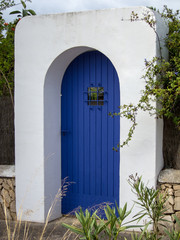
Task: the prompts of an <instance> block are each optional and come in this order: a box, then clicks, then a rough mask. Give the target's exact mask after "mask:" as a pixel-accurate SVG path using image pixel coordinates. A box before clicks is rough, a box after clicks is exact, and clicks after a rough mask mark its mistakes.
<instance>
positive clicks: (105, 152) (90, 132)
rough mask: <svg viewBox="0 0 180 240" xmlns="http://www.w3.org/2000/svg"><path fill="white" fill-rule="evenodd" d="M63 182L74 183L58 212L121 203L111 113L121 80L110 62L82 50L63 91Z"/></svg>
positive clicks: (116, 125)
mask: <svg viewBox="0 0 180 240" xmlns="http://www.w3.org/2000/svg"><path fill="white" fill-rule="evenodd" d="M61 94H62V98H61V100H62V101H61V102H62V104H61V151H62V179H64V178H65V177H68V181H69V182H73V183H72V184H71V186H70V187H69V188H68V191H67V193H66V196H64V197H63V200H62V213H69V212H71V211H73V210H74V209H75V208H77V207H78V206H81V207H82V208H90V207H92V206H95V205H97V204H100V203H102V202H112V203H114V202H115V201H116V202H117V203H119V164H120V163H119V161H120V159H119V152H115V151H113V150H112V148H113V147H114V146H116V144H117V143H118V142H119V135H120V119H119V117H115V118H111V117H110V116H108V113H109V112H114V111H116V112H117V111H118V110H119V108H118V106H119V105H120V91H119V80H118V76H117V73H116V70H115V68H114V67H113V65H112V63H111V62H110V61H109V59H108V58H107V57H106V56H105V55H103V54H102V53H100V52H98V51H92V52H86V53H83V54H81V55H80V56H78V57H77V58H75V59H74V60H73V61H72V62H71V64H70V65H69V66H68V68H67V70H66V72H65V74H64V77H63V81H62V88H61Z"/></svg>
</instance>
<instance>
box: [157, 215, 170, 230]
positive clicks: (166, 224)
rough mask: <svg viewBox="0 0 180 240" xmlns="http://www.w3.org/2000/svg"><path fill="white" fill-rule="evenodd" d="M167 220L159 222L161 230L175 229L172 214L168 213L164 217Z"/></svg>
mask: <svg viewBox="0 0 180 240" xmlns="http://www.w3.org/2000/svg"><path fill="white" fill-rule="evenodd" d="M163 219H164V220H165V221H160V222H159V224H158V228H159V231H160V232H161V233H164V230H166V229H168V230H169V231H171V230H173V229H174V223H173V219H172V218H171V216H170V215H166V216H164V218H163Z"/></svg>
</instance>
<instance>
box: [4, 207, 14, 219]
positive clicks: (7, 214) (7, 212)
mask: <svg viewBox="0 0 180 240" xmlns="http://www.w3.org/2000/svg"><path fill="white" fill-rule="evenodd" d="M4 215H5V219H7V220H12V217H11V213H10V210H9V209H8V208H6V209H4Z"/></svg>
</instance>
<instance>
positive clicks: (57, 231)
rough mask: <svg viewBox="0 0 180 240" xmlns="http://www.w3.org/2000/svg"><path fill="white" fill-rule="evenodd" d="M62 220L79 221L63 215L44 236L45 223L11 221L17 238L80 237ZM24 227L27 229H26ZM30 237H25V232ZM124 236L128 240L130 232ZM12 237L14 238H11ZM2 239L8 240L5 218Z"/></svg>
mask: <svg viewBox="0 0 180 240" xmlns="http://www.w3.org/2000/svg"><path fill="white" fill-rule="evenodd" d="M62 222H66V223H68V224H70V225H72V224H74V223H77V220H76V218H74V217H62V218H59V219H57V220H55V221H52V222H50V223H48V225H47V227H46V230H45V233H44V234H43V237H42V238H41V236H42V232H43V228H44V224H40V223H24V222H23V223H21V226H20V228H19V226H17V224H16V222H13V221H12V222H10V229H11V234H12V233H13V231H14V229H15V228H16V238H14V239H16V240H25V239H28V240H40V239H42V240H45V239H47V240H75V239H79V238H77V236H76V235H75V234H72V233H71V232H70V231H67V229H66V228H64V227H63V226H62ZM24 229H26V230H25V231H24ZM26 233H28V234H27V236H28V237H25V234H26ZM124 236H126V237H127V240H130V239H131V237H130V233H127V234H124V235H122V236H121V237H122V238H119V239H123V240H124ZM11 239H12V238H11ZM0 240H8V237H7V227H6V223H5V221H3V220H0Z"/></svg>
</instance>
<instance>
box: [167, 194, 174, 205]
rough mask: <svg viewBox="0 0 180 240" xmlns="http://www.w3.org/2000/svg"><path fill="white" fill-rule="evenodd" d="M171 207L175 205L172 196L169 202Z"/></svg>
mask: <svg viewBox="0 0 180 240" xmlns="http://www.w3.org/2000/svg"><path fill="white" fill-rule="evenodd" d="M167 201H168V202H169V203H170V204H171V205H174V197H173V196H170V197H169V198H168V200H167Z"/></svg>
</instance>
